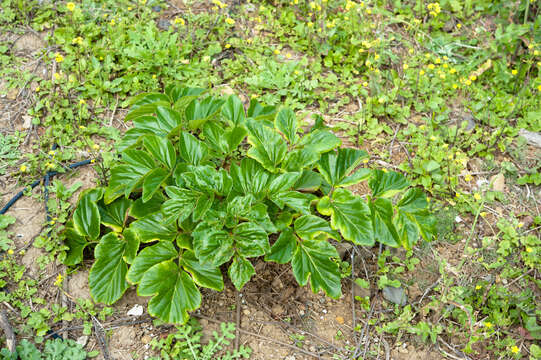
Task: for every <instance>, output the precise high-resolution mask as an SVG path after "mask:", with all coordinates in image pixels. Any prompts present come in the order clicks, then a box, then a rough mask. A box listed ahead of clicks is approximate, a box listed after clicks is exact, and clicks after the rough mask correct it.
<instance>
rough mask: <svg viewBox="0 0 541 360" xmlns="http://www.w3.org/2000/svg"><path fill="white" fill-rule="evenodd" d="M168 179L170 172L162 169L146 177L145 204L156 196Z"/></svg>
mask: <svg viewBox="0 0 541 360" xmlns="http://www.w3.org/2000/svg"><path fill="white" fill-rule="evenodd" d="M168 177H169V172H168V171H167V170H165V169H162V168H156V169H154V170H152V171H150V172H149V173H148V174H146V175H145V179H144V180H143V196H142V199H143V203H144V202H147V201H148V200H150V199H151V198H152V197H153V196H154V194H155V193H156V192H157V191H158V190H159V189H160V187H161V186H162V184H163V183H165V180H167V178H168Z"/></svg>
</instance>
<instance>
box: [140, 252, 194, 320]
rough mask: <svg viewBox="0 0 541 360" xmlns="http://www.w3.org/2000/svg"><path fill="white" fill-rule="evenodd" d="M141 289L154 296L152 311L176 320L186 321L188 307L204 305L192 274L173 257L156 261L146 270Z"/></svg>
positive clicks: (163, 318) (150, 307)
mask: <svg viewBox="0 0 541 360" xmlns="http://www.w3.org/2000/svg"><path fill="white" fill-rule="evenodd" d="M137 293H138V294H139V295H141V296H152V299H151V300H150V302H149V303H148V312H149V314H150V315H152V316H156V317H158V318H160V319H161V320H163V321H166V322H168V323H172V324H184V323H185V322H186V321H188V319H189V315H188V311H193V310H195V309H197V308H198V307H199V306H200V305H201V294H200V293H199V290H198V289H197V286H196V285H195V283H194V281H193V279H192V278H191V277H190V275H189V274H188V273H187V272H185V271H184V270H181V269H180V268H179V266H178V265H176V264H175V263H174V262H173V261H172V260H169V261H164V262H161V263H159V264H156V265H154V266H153V267H151V268H150V269H149V270H147V271H146V272H145V274H144V275H143V278H142V279H141V282H140V283H139V286H138V288H137Z"/></svg>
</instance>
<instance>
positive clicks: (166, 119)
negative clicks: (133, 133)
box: [156, 106, 182, 135]
mask: <svg viewBox="0 0 541 360" xmlns="http://www.w3.org/2000/svg"><path fill="white" fill-rule="evenodd" d="M156 120H157V122H158V126H159V128H160V130H161V131H162V132H165V133H166V135H167V134H169V133H170V132H171V130H173V129H175V128H176V127H177V126H179V125H181V124H182V116H181V115H180V113H179V112H178V111H176V110H174V109H172V108H170V107H165V106H158V107H156Z"/></svg>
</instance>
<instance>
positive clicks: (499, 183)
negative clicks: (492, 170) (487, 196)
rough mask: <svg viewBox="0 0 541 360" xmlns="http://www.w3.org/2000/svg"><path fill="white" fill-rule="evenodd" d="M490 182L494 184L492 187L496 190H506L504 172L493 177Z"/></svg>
mask: <svg viewBox="0 0 541 360" xmlns="http://www.w3.org/2000/svg"><path fill="white" fill-rule="evenodd" d="M490 182H491V184H492V189H494V190H495V191H500V192H503V191H504V190H505V177H504V176H503V174H502V173H499V174H498V175H494V176H493V177H491V178H490Z"/></svg>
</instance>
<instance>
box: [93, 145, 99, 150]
mask: <svg viewBox="0 0 541 360" xmlns="http://www.w3.org/2000/svg"><path fill="white" fill-rule="evenodd" d="M92 149H94V150H99V149H100V146H99V145H98V144H94V145H92Z"/></svg>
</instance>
